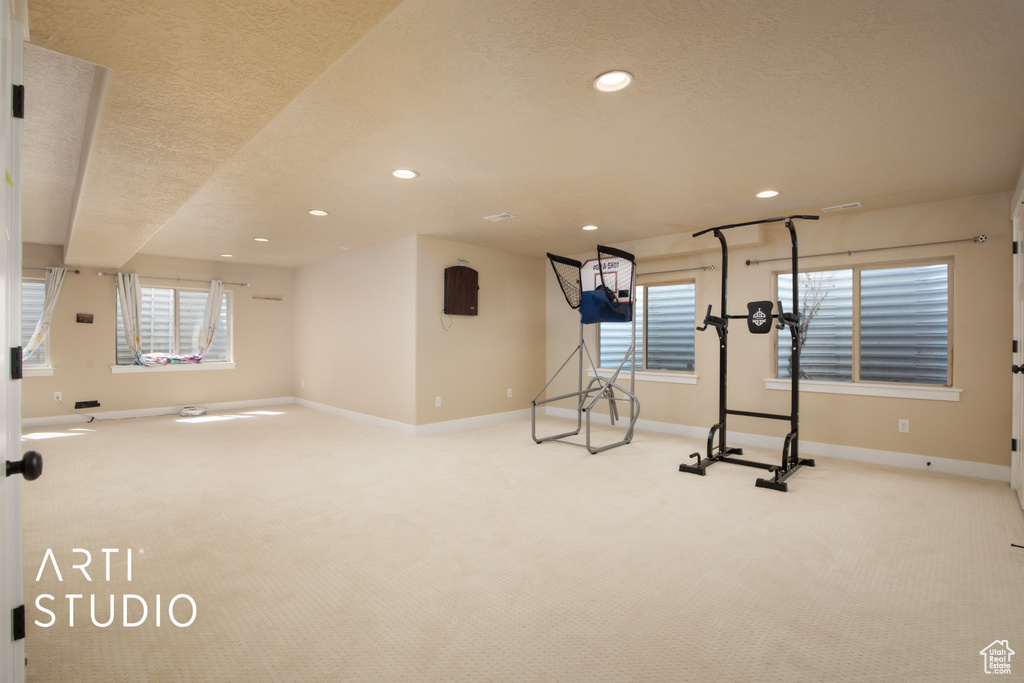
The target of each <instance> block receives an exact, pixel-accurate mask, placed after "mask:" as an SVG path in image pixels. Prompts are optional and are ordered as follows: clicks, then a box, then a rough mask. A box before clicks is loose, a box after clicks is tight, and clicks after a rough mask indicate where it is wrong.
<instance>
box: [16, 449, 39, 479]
mask: <svg viewBox="0 0 1024 683" xmlns="http://www.w3.org/2000/svg"><path fill="white" fill-rule="evenodd" d="M42 473H43V456H41V455H39V452H38V451H29V452H28V453H26V454H25V455H23V456H22V457H21V460H19V461H17V462H11V461H10V460H8V461H7V476H8V477H9V476H11V475H12V474H20V475H21V476H23V477H25V478H26V479H28V480H29V481H34V480H36V479H38V478H39V477H40V475H41V474H42Z"/></svg>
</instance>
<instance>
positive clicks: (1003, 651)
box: [980, 640, 1017, 674]
mask: <svg viewBox="0 0 1024 683" xmlns="http://www.w3.org/2000/svg"><path fill="white" fill-rule="evenodd" d="M980 654H981V656H982V657H984V658H985V673H987V674H1009V673H1010V658H1011V657H1013V656H1014V655H1015V654H1017V653H1016V652H1014V651H1013V650H1011V649H1010V643H1009V642H1008V641H1005V640H993V641H992V643H991V644H990V645H989V646H988V647H986V648H985V649H984V650H982V651H981V653H980Z"/></svg>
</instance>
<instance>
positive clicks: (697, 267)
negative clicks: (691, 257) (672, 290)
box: [636, 263, 715, 277]
mask: <svg viewBox="0 0 1024 683" xmlns="http://www.w3.org/2000/svg"><path fill="white" fill-rule="evenodd" d="M714 269H715V264H713V263H712V264H711V265H710V266H695V267H693V268H676V269H675V270H657V271H655V272H653V273H637V274H636V276H637V277H643V276H645V275H664V274H665V273H685V272H687V271H690V270H714Z"/></svg>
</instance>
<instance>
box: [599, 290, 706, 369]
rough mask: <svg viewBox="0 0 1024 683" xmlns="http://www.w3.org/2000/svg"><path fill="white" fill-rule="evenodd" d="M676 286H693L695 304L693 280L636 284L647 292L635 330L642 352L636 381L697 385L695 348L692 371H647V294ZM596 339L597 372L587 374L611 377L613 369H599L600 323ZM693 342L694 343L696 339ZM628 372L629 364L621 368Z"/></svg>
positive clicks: (638, 356)
mask: <svg viewBox="0 0 1024 683" xmlns="http://www.w3.org/2000/svg"><path fill="white" fill-rule="evenodd" d="M677 285H693V287H694V301H695V302H696V288H697V282H696V280H694V279H687V280H671V281H668V282H655V283H650V284H646V283H643V284H640V283H638V284H637V288H640V287H643V288H644V289H645V290H647V291H645V292H644V295H643V305H644V310H643V324H642V325H641V326H640V327H638V329H637V337H638V341H641V340H642V343H643V352H642V354H637V372H636V378H637V380H640V381H648V382H667V383H671V384H696V383H697V379H698V375H697V358H696V348H695V349H694V367H693V370H660V369H656V370H649V369H647V351H648V349H649V348H650V344H649V342H648V326H647V323H648V320H649V319H650V318H649V316H648V311H647V304H648V302H649V301H650V297H649V296H648V293H647V292H648V291H649V290H650V289H651V288H652V287H671V286H677ZM694 316H696V304H695V308H694ZM695 319H696V318H695ZM596 337H597V360H598V368H597V372H596V373H595V372H594V370H593V369H588V370H587V374H588V376H590V377H593V376H595V375H599V376H602V377H611V376H612V375H613V374H614V372H615V368H605V367H600V362H601V361H600V359H601V324H600V323H599V324H598V325H597V330H596ZM694 341H695V342H696V339H695V340H694ZM695 345H696V344H695ZM628 371H629V364H628V363H627V364H626V365H625V366H623V368H622V372H628ZM620 376H621V375H620Z"/></svg>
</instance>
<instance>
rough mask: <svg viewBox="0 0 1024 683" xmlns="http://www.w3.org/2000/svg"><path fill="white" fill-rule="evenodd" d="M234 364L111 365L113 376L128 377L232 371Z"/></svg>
mask: <svg viewBox="0 0 1024 683" xmlns="http://www.w3.org/2000/svg"><path fill="white" fill-rule="evenodd" d="M234 369H235V364H234V363H179V364H177V365H111V366H110V372H111V374H114V375H128V374H132V373H136V372H147V373H154V372H202V371H203V370H234Z"/></svg>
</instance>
